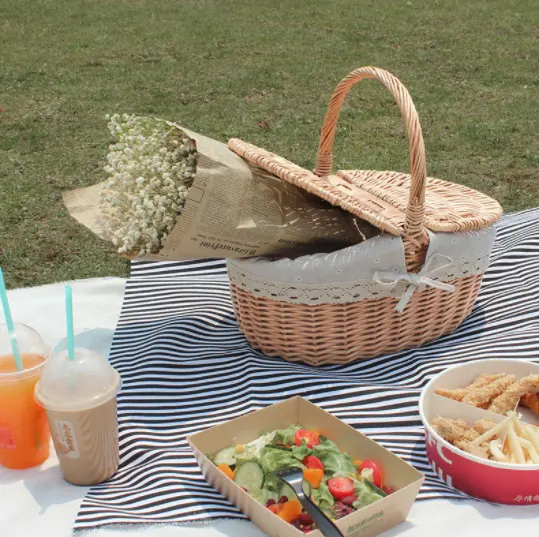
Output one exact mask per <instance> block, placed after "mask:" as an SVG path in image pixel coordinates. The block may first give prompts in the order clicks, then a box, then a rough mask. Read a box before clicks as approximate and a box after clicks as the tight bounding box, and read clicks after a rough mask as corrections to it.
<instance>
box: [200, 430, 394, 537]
mask: <svg viewBox="0 0 539 537" xmlns="http://www.w3.org/2000/svg"><path fill="white" fill-rule="evenodd" d="M210 459H211V460H212V461H213V462H214V464H215V465H216V466H217V468H219V470H221V471H222V472H223V473H225V474H226V475H227V476H228V477H229V478H230V479H232V480H234V481H235V483H236V484H237V485H239V486H240V487H242V488H243V489H244V490H245V491H246V492H248V493H249V494H250V495H251V496H252V497H253V498H255V499H256V500H257V501H259V502H260V503H262V504H263V505H265V506H266V507H267V508H268V509H269V510H271V511H272V512H274V513H275V514H276V515H278V516H279V517H281V518H282V519H284V520H286V521H287V522H289V523H290V524H292V525H294V526H295V527H297V528H298V529H301V530H302V531H304V532H305V533H308V532H309V531H311V530H313V529H314V524H313V521H312V520H311V517H310V516H309V515H308V514H307V513H305V512H303V509H302V506H301V504H300V502H299V501H298V499H297V497H296V494H295V492H294V490H293V489H292V488H291V487H290V486H289V485H287V484H286V483H283V481H281V480H280V479H279V478H278V477H277V476H276V475H275V472H278V471H281V470H286V469H289V468H292V467H296V468H300V469H301V470H302V471H303V478H304V490H309V489H310V495H311V498H312V500H313V501H314V502H315V503H316V504H317V505H318V506H319V507H320V508H321V509H322V510H323V511H324V513H325V514H326V515H327V516H328V517H329V518H331V519H333V520H337V519H339V518H342V517H344V516H346V515H349V514H350V513H352V512H354V511H355V510H357V509H361V508H362V507H364V506H366V505H370V504H371V503H374V502H375V501H377V500H379V499H381V498H383V497H384V496H387V495H388V494H391V493H392V492H394V489H392V488H391V487H389V486H387V484H386V483H383V476H382V473H381V471H380V469H379V468H378V465H377V464H376V463H375V462H374V461H371V460H365V461H353V460H352V459H351V457H350V456H349V455H348V454H347V453H345V452H342V451H341V450H340V449H339V448H338V447H337V445H336V444H335V443H334V442H333V441H331V440H330V439H329V438H327V437H325V436H323V435H321V434H319V433H318V432H316V431H313V430H308V429H304V428H302V427H301V426H299V425H291V426H290V427H288V428H286V429H279V430H276V431H273V432H270V433H266V434H263V435H262V436H260V437H259V438H257V439H256V440H254V441H252V442H250V443H248V444H245V445H243V444H241V445H240V444H238V445H235V446H230V447H226V448H224V449H221V450H220V451H218V452H217V453H215V454H213V455H211V456H210ZM305 482H308V483H309V485H310V487H308V488H307V486H306V485H305Z"/></svg>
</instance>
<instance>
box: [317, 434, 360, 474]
mask: <svg viewBox="0 0 539 537" xmlns="http://www.w3.org/2000/svg"><path fill="white" fill-rule="evenodd" d="M313 455H316V456H317V457H318V458H319V459H320V460H321V461H322V462H323V463H324V467H325V469H326V473H327V474H331V475H332V476H333V475H335V474H336V473H342V475H346V476H349V475H350V474H353V473H355V472H356V467H355V466H354V463H353V462H352V459H351V457H350V455H348V453H342V452H341V451H340V450H339V448H338V447H337V444H335V442H332V441H331V440H330V439H329V438H326V437H325V436H321V437H320V444H318V445H317V446H314V447H313Z"/></svg>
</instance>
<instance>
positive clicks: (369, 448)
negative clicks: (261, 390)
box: [187, 397, 424, 537]
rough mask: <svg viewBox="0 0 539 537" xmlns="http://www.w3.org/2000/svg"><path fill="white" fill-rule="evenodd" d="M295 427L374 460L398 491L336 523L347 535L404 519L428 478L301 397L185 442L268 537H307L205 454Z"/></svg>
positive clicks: (368, 533)
mask: <svg viewBox="0 0 539 537" xmlns="http://www.w3.org/2000/svg"><path fill="white" fill-rule="evenodd" d="M291 424H300V425H302V426H303V427H306V428H310V429H316V430H317V431H320V433H321V434H324V435H325V436H327V437H328V438H330V439H331V440H333V441H334V442H335V443H336V444H337V445H338V446H339V448H340V449H341V450H342V451H346V452H348V454H349V455H350V456H351V457H352V459H353V460H356V459H360V460H366V459H372V460H374V461H376V462H377V463H379V464H380V466H381V468H382V470H383V473H384V477H385V476H387V479H386V481H387V485H390V486H391V487H393V488H396V489H398V490H397V491H396V492H394V493H393V494H390V495H389V496H386V497H385V498H383V499H381V500H379V501H377V502H375V503H373V504H371V505H369V506H367V507H364V508H362V509H360V510H358V511H355V512H354V513H352V514H350V515H348V516H346V517H343V518H341V519H340V520H338V521H337V522H336V524H337V526H338V527H339V529H340V530H341V532H342V533H343V534H344V535H345V536H346V537H372V536H375V535H378V534H379V533H381V532H383V531H386V530H388V529H390V528H392V527H394V526H396V525H397V524H400V523H401V522H403V521H404V520H405V519H406V516H407V515H408V512H409V511H410V509H411V507H412V504H413V502H414V500H415V497H416V495H417V493H418V491H419V488H420V487H421V484H422V483H423V479H424V476H423V475H422V474H421V473H420V472H418V471H417V470H416V469H415V468H413V467H412V466H410V465H409V464H407V463H406V462H404V461H403V460H402V459H400V458H399V457H397V456H396V455H394V454H393V453H391V452H390V451H388V450H387V449H385V448H383V447H382V446H380V445H379V444H377V443H376V442H374V441H373V440H371V439H369V438H367V437H366V436H365V435H364V434H362V433H360V432H358V431H356V430H355V429H354V428H352V427H350V426H349V425H346V424H345V423H343V422H342V421H340V420H338V419H337V418H335V417H333V416H331V415H330V414H328V413H327V412H325V411H324V410H322V409H321V408H319V407H317V406H316V405H314V404H312V403H310V402H308V401H307V400H305V399H303V398H301V397H293V398H291V399H287V400H286V401H283V402H281V403H277V404H275V405H271V406H269V407H266V408H264V409H262V410H258V411H256V412H252V413H250V414H247V415H245V416H242V417H241V418H237V419H234V420H231V421H229V422H226V423H223V424H222V425H218V426H216V427H213V428H211V429H208V430H207V431H204V432H201V433H197V434H194V435H192V436H190V437H188V439H187V440H188V442H189V444H190V446H191V448H192V450H193V452H194V454H195V457H196V459H197V461H198V464H199V466H200V468H201V470H202V473H203V474H204V476H205V477H206V479H207V481H208V482H209V483H210V484H211V485H212V486H213V487H215V488H216V489H217V490H218V491H219V492H221V493H222V494H223V495H224V496H226V497H227V498H228V499H229V500H230V501H231V502H232V503H233V504H234V505H235V506H236V507H238V509H240V510H241V511H242V512H243V513H244V514H245V515H247V516H248V517H249V518H250V519H251V520H252V521H253V522H254V523H255V524H256V525H257V526H259V527H260V528H261V529H262V530H263V531H265V532H266V533H267V534H268V535H270V537H299V536H302V535H303V536H304V535H305V534H304V533H303V532H302V531H300V530H298V529H296V528H295V527H293V526H292V525H291V524H288V523H287V522H285V521H284V520H282V519H280V518H279V517H278V516H277V515H275V514H273V513H272V512H271V511H269V510H268V509H267V508H266V507H265V506H263V505H262V504H260V503H259V502H257V501H256V500H254V499H253V498H251V496H249V494H247V493H246V492H245V491H244V490H242V489H241V488H240V487H239V486H238V485H236V483H234V481H232V480H231V479H229V478H228V477H226V476H225V475H224V474H223V473H222V472H221V471H220V470H218V469H217V467H216V466H215V465H214V464H213V463H212V462H211V461H210V460H209V459H208V458H207V457H206V454H212V453H215V452H216V451H218V450H220V449H222V448H225V447H227V446H231V445H234V444H246V443H248V442H251V441H252V440H255V439H256V438H258V437H259V436H261V435H262V434H263V433H266V432H268V431H273V430H275V429H283V428H286V427H289V426H290V425H291ZM309 535H310V536H312V537H321V535H322V534H321V532H320V531H319V530H315V531H312V532H310V533H309Z"/></svg>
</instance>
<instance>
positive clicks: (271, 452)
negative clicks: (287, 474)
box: [259, 447, 303, 474]
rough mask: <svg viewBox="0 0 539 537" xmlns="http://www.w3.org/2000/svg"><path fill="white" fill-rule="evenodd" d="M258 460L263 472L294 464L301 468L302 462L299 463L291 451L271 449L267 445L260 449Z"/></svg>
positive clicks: (267, 472)
mask: <svg viewBox="0 0 539 537" xmlns="http://www.w3.org/2000/svg"><path fill="white" fill-rule="evenodd" d="M259 462H260V465H261V466H262V468H263V470H264V473H265V474H270V473H273V472H278V471H279V470H284V469H286V468H291V467H294V466H295V467H298V468H303V464H301V462H300V461H299V460H298V459H297V458H296V457H294V454H293V453H292V451H285V450H282V449H272V448H269V447H265V448H263V449H262V452H261V453H260V458H259Z"/></svg>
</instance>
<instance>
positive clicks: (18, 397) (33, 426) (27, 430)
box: [0, 353, 50, 469]
mask: <svg viewBox="0 0 539 537" xmlns="http://www.w3.org/2000/svg"><path fill="white" fill-rule="evenodd" d="M21 358H22V362H23V366H24V368H23V370H22V371H17V367H16V364H15V359H14V357H13V356H12V355H7V354H4V355H0V465H2V466H5V467H6V468H11V469H24V468H31V467H32V466H37V465H39V464H41V463H42V462H44V461H45V460H46V459H47V458H48V456H49V440H50V434H49V427H48V424H47V416H46V413H45V409H44V408H42V407H41V406H40V405H38V404H37V402H36V400H35V398H34V387H35V385H36V382H37V381H38V380H39V377H40V375H41V370H42V369H43V365H44V364H45V360H46V357H45V356H41V355H39V354H30V353H28V354H24V353H23V354H22V356H21Z"/></svg>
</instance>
